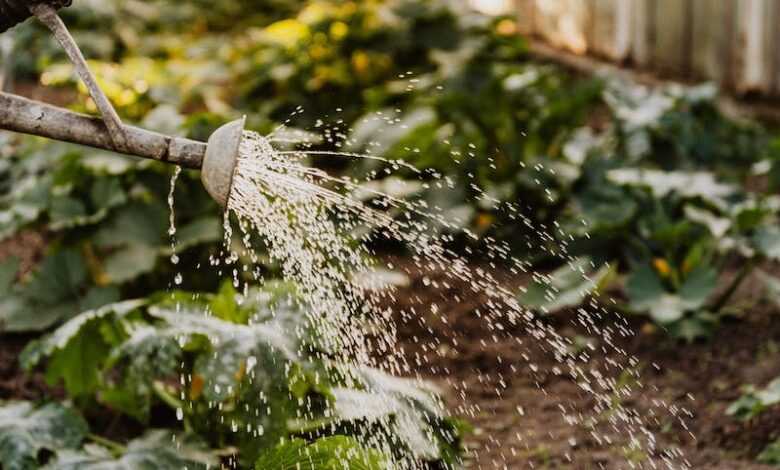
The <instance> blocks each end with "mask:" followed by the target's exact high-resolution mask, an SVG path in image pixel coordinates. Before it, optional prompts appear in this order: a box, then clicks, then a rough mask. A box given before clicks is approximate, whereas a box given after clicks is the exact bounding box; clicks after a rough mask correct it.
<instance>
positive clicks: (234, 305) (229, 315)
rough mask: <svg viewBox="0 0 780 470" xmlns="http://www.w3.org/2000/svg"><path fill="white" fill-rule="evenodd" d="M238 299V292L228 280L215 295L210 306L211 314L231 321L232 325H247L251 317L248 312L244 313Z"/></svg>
mask: <svg viewBox="0 0 780 470" xmlns="http://www.w3.org/2000/svg"><path fill="white" fill-rule="evenodd" d="M237 298H238V292H236V288H235V287H233V282H232V281H230V280H226V281H224V282H223V283H222V286H221V287H220V288H219V292H218V293H217V295H215V296H214V297H213V298H212V299H211V302H209V306H210V307H211V312H212V313H213V314H214V316H215V317H217V318H219V319H221V320H225V321H229V322H231V323H238V324H245V323H246V322H247V320H248V319H249V315H248V313H247V312H246V311H244V312H242V311H241V309H240V308H239V306H238V302H237V301H236V299H237Z"/></svg>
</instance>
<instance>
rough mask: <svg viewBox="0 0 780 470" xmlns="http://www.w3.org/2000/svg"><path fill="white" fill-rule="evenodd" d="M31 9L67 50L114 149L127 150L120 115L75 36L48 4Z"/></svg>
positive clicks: (41, 4) (34, 6)
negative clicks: (101, 119)
mask: <svg viewBox="0 0 780 470" xmlns="http://www.w3.org/2000/svg"><path fill="white" fill-rule="evenodd" d="M30 8H31V10H32V12H33V13H34V14H35V16H36V17H37V18H38V19H39V20H40V21H41V23H43V24H45V25H46V27H48V28H49V29H50V30H51V32H52V33H53V34H54V37H55V38H57V41H59V43H60V45H61V46H62V48H63V49H65V53H66V54H67V55H68V58H70V61H71V62H72V63H73V66H74V67H75V68H76V73H78V75H79V77H80V78H81V81H82V82H84V85H86V87H87V90H89V94H90V96H91V97H92V100H93V101H94V102H95V105H96V106H97V108H98V110H99V111H100V114H101V115H102V116H103V120H104V121H105V123H106V127H107V128H108V133H109V135H110V136H111V140H113V141H114V147H115V148H117V149H119V150H123V149H124V148H126V147H127V136H125V133H124V129H123V127H122V121H121V120H120V119H119V115H118V114H117V112H116V111H115V110H114V107H113V106H112V105H111V102H110V101H109V100H108V98H107V97H106V95H105V94H104V93H103V90H101V89H100V86H98V83H97V79H95V76H94V75H92V72H91V71H90V70H89V66H88V65H87V61H86V59H85V58H84V54H82V53H81V50H80V49H79V47H78V45H77V44H76V41H75V40H74V39H73V36H71V34H70V31H68V28H67V27H66V26H65V23H63V22H62V19H61V18H60V17H59V15H57V10H56V9H55V8H54V7H52V6H51V5H48V4H46V3H40V4H37V5H33V6H32V7H30Z"/></svg>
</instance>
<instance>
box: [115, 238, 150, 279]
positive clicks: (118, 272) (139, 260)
mask: <svg viewBox="0 0 780 470" xmlns="http://www.w3.org/2000/svg"><path fill="white" fill-rule="evenodd" d="M157 255H158V249H157V248H155V247H151V246H148V245H142V244H136V243H132V244H129V245H126V246H124V247H122V248H119V249H118V250H117V251H115V252H114V253H112V254H111V255H109V256H108V258H106V261H105V263H104V264H103V269H104V272H105V274H106V276H108V279H109V281H110V282H111V283H113V284H123V283H125V282H128V281H132V280H133V279H136V278H137V277H138V276H141V275H143V274H147V273H150V272H152V271H153V270H154V267H155V266H156V265H157Z"/></svg>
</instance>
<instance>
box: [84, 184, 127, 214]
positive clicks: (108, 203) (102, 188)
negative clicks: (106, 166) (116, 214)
mask: <svg viewBox="0 0 780 470" xmlns="http://www.w3.org/2000/svg"><path fill="white" fill-rule="evenodd" d="M90 198H91V199H92V204H93V205H94V206H95V207H100V208H104V209H110V208H113V207H117V206H121V205H122V204H124V203H125V202H127V194H126V193H125V190H124V188H122V181H121V180H120V179H119V178H114V177H112V178H98V179H97V180H96V181H95V184H94V185H93V186H92V191H91V192H90Z"/></svg>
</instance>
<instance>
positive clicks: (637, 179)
mask: <svg viewBox="0 0 780 470" xmlns="http://www.w3.org/2000/svg"><path fill="white" fill-rule="evenodd" d="M608 178H609V179H610V180H611V181H612V182H614V183H616V184H619V185H622V186H642V187H646V188H648V189H650V191H651V192H652V194H653V195H654V196H655V197H656V198H663V197H665V196H667V195H668V194H670V193H672V192H674V193H677V194H679V195H680V196H683V197H686V198H697V197H698V198H701V199H703V200H705V201H707V202H710V203H712V204H714V205H715V206H716V207H719V208H725V207H726V206H727V203H726V200H725V199H726V198H727V197H729V196H731V195H732V194H734V193H735V192H736V191H737V189H736V188H735V187H734V186H731V185H729V184H725V183H721V182H719V181H717V180H716V179H715V176H714V175H713V174H712V173H707V172H690V173H686V172H682V171H668V172H667V171H661V170H650V169H644V168H621V169H617V170H611V171H610V172H609V173H608Z"/></svg>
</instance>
